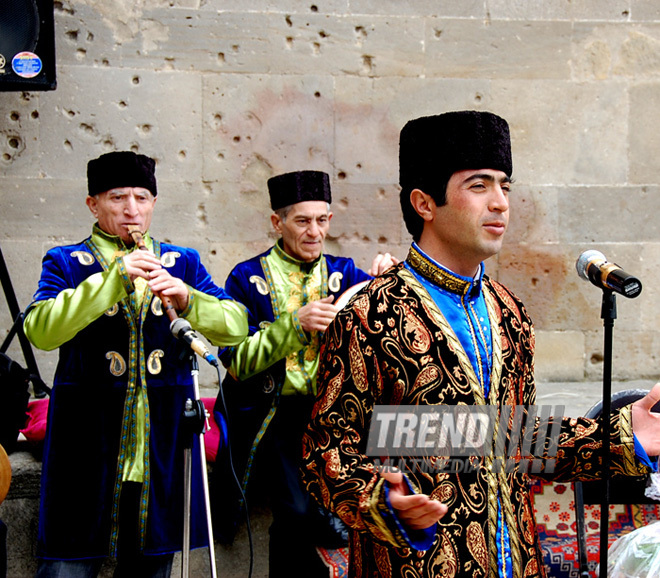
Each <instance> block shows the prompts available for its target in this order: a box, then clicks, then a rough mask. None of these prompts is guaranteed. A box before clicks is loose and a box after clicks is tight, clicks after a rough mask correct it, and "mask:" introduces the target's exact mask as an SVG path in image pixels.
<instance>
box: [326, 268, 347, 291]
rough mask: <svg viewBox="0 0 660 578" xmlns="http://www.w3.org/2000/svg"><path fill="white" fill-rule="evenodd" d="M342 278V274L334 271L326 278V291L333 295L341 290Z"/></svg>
mask: <svg viewBox="0 0 660 578" xmlns="http://www.w3.org/2000/svg"><path fill="white" fill-rule="evenodd" d="M343 278H344V274H343V273H340V272H339V271H335V272H334V273H333V274H332V275H330V277H329V278H328V289H330V291H332V292H333V293H336V292H337V291H339V290H340V289H341V280H342V279H343Z"/></svg>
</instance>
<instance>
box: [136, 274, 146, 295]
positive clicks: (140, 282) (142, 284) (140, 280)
mask: <svg viewBox="0 0 660 578" xmlns="http://www.w3.org/2000/svg"><path fill="white" fill-rule="evenodd" d="M133 285H135V289H136V291H137V292H138V293H140V294H142V293H144V291H145V289H146V288H147V280H146V279H145V278H144V277H136V278H135V279H134V280H133Z"/></svg>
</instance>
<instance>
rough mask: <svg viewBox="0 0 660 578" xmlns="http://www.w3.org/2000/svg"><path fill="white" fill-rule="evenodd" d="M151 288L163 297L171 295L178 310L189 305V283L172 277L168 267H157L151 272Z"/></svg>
mask: <svg viewBox="0 0 660 578" xmlns="http://www.w3.org/2000/svg"><path fill="white" fill-rule="evenodd" d="M149 288H150V289H151V291H152V292H153V293H155V294H156V295H158V296H160V297H161V299H162V296H167V297H169V298H170V299H171V300H172V304H173V305H174V309H176V310H177V311H183V310H184V309H185V308H186V307H188V299H189V297H190V293H189V291H188V287H187V285H186V284H185V283H184V282H183V281H182V280H181V279H179V278H178V277H172V275H170V273H169V271H168V270H167V269H162V268H161V269H156V270H155V271H151V272H150V273H149Z"/></svg>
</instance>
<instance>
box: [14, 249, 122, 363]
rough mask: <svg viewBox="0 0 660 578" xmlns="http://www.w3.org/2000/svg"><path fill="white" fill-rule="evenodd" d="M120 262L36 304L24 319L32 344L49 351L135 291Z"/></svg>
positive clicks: (24, 325) (26, 331) (25, 329)
mask: <svg viewBox="0 0 660 578" xmlns="http://www.w3.org/2000/svg"><path fill="white" fill-rule="evenodd" d="M120 261H121V260H120V259H118V260H116V261H115V262H113V263H112V264H111V265H110V267H109V268H108V270H107V271H103V272H101V273H94V274H93V275H90V276H89V277H87V279H85V280H84V281H83V282H82V283H80V284H79V285H78V286H77V287H76V288H75V289H64V290H63V291H60V292H59V293H58V295H57V297H54V298H52V299H46V300H45V301H39V302H38V303H36V304H34V305H33V306H32V307H31V308H30V310H29V311H28V313H27V315H26V317H25V321H24V322H23V329H24V331H25V335H26V336H27V338H28V339H29V340H30V341H31V342H32V344H33V345H34V346H35V347H38V348H39V349H44V350H46V351H51V350H53V349H56V348H57V347H59V346H60V345H62V344H64V343H66V342H67V341H69V340H71V339H73V338H74V337H75V336H76V334H77V333H78V332H79V331H80V330H82V329H84V328H85V327H87V326H88V325H89V324H90V323H92V322H93V321H95V320H96V319H98V318H99V317H100V316H101V315H103V314H104V313H105V312H106V311H107V310H108V309H110V308H111V307H112V306H113V305H114V304H115V303H117V302H118V301H121V300H122V299H123V298H125V297H126V296H127V295H128V294H129V293H131V292H132V291H133V290H134V287H133V285H132V283H130V281H129V282H128V283H129V284H130V286H129V285H127V284H126V283H127V277H126V276H122V274H121V266H122V265H123V262H120Z"/></svg>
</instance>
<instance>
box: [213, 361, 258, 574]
mask: <svg viewBox="0 0 660 578" xmlns="http://www.w3.org/2000/svg"><path fill="white" fill-rule="evenodd" d="M214 367H215V370H216V373H217V374H218V386H219V388H220V393H219V397H220V403H221V404H222V409H223V411H224V418H225V423H226V425H227V451H228V454H229V468H230V469H231V475H232V477H233V478H234V482H236V487H237V488H238V492H239V493H240V495H241V499H242V500H243V507H244V509H245V525H246V529H247V535H248V542H249V544H250V569H249V571H248V578H252V569H253V567H254V547H253V544H252V528H251V527H250V512H249V510H248V503H247V498H246V496H245V492H243V488H242V487H241V482H240V481H239V479H238V476H237V475H236V470H235V469H234V458H233V456H232V453H231V439H230V433H229V430H230V429H231V428H230V423H229V410H228V409H227V403H226V401H225V392H224V390H223V389H222V377H221V375H220V366H219V364H217V365H215V366H214ZM216 463H217V457H216Z"/></svg>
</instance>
